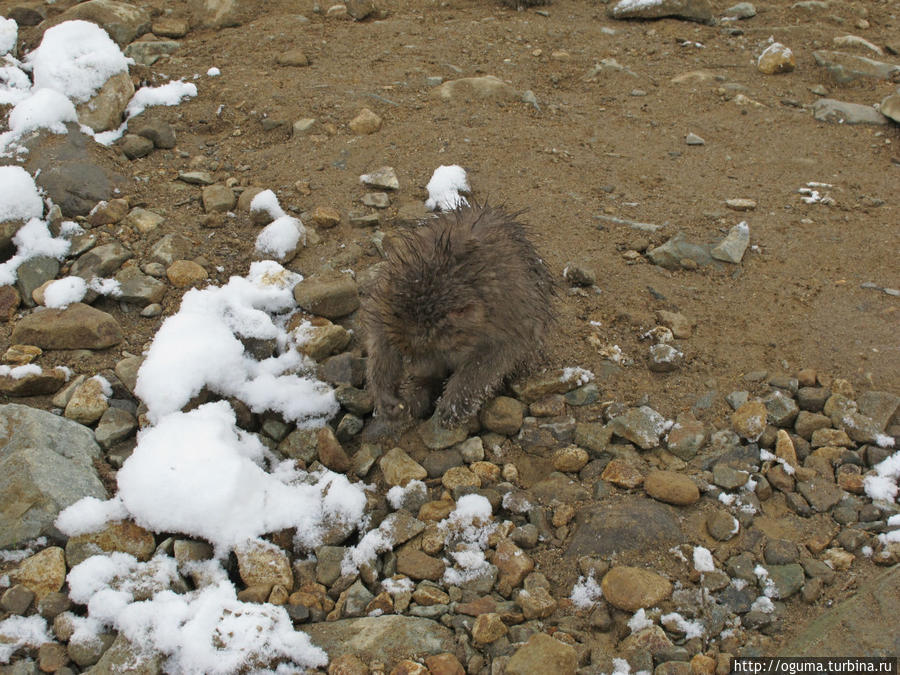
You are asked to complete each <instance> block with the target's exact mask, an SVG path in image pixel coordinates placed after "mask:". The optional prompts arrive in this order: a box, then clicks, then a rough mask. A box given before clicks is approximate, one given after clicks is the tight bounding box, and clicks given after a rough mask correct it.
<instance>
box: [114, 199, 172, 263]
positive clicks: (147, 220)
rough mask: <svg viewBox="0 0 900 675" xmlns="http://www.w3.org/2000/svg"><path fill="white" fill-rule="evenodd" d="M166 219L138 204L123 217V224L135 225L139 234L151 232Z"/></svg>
mask: <svg viewBox="0 0 900 675" xmlns="http://www.w3.org/2000/svg"><path fill="white" fill-rule="evenodd" d="M165 220H166V219H165V218H164V217H163V216H161V215H159V214H158V213H154V212H153V211H149V210H147V209H142V208H141V207H139V206H137V207H135V208H133V209H131V211H129V212H128V215H127V216H125V218H123V219H122V224H123V225H127V226H129V227H133V228H134V229H135V230H137V231H138V233H139V234H149V233H150V232H153V231H154V230H155V229H156V228H158V227H159V226H160V225H162V224H163V222H165ZM162 274H165V270H163V271H162ZM160 276H161V275H160Z"/></svg>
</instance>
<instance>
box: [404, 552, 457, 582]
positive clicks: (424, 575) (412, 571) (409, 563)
mask: <svg viewBox="0 0 900 675" xmlns="http://www.w3.org/2000/svg"><path fill="white" fill-rule="evenodd" d="M445 567H446V566H445V565H444V563H443V562H442V561H441V560H439V559H437V558H433V557H432V556H430V555H428V554H427V553H424V552H423V551H418V550H416V549H414V548H409V547H408V546H407V547H403V548H401V549H400V551H399V552H398V553H397V573H398V574H405V575H406V576H408V577H409V578H410V579H416V580H420V579H428V580H430V581H438V580H440V578H441V577H442V576H443V575H444V569H445Z"/></svg>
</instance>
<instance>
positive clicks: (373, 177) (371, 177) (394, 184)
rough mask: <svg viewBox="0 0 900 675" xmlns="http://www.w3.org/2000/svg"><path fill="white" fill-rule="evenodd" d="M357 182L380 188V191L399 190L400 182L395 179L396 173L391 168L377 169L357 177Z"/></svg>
mask: <svg viewBox="0 0 900 675" xmlns="http://www.w3.org/2000/svg"><path fill="white" fill-rule="evenodd" d="M359 180H360V182H361V183H363V184H364V185H368V186H369V187H374V188H381V189H382V190H399V189H400V181H399V180H398V179H397V173H396V172H395V171H394V167H392V166H382V167H379V168H378V169H375V170H374V171H372V172H371V173H365V174H363V175H362V176H360V177H359Z"/></svg>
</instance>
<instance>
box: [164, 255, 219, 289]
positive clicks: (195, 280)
mask: <svg viewBox="0 0 900 675" xmlns="http://www.w3.org/2000/svg"><path fill="white" fill-rule="evenodd" d="M166 277H168V279H169V281H170V282H171V284H172V285H173V286H175V287H176V288H189V287H190V286H195V285H197V284H199V283H200V282H202V281H205V280H206V279H207V278H209V274H207V272H206V270H205V269H204V268H203V266H202V265H198V264H197V263H195V262H194V261H193V260H176V261H175V262H173V263H172V264H171V265H169V267H168V269H167V270H166Z"/></svg>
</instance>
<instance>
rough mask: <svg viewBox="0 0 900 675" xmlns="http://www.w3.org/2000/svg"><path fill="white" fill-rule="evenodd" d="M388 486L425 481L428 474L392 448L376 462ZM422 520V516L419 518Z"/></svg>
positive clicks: (399, 451)
mask: <svg viewBox="0 0 900 675" xmlns="http://www.w3.org/2000/svg"><path fill="white" fill-rule="evenodd" d="M378 465H379V466H380V467H381V471H382V473H383V474H384V480H385V481H386V482H387V484H388V485H401V486H403V485H406V484H407V483H408V482H409V481H411V480H425V478H427V477H428V472H427V471H426V470H425V468H424V467H423V466H422V465H421V464H419V463H418V462H416V461H415V460H414V459H413V458H412V457H410V456H409V455H407V454H406V453H405V452H404V451H403V450H401V449H400V448H393V449H391V450H389V451H388V452H387V453H385V455H384V456H383V457H382V458H381V459H379V460H378ZM419 519H420V520H422V519H423V518H422V516H421V515H420V516H419Z"/></svg>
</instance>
